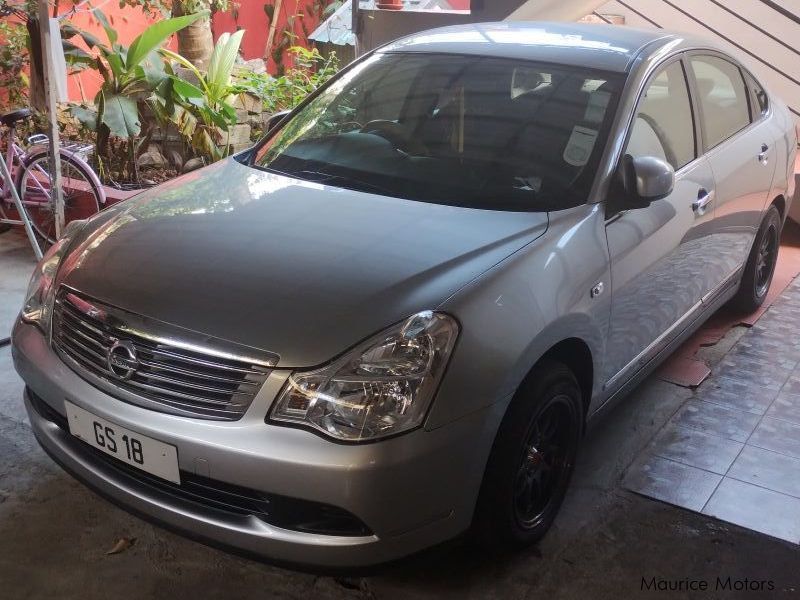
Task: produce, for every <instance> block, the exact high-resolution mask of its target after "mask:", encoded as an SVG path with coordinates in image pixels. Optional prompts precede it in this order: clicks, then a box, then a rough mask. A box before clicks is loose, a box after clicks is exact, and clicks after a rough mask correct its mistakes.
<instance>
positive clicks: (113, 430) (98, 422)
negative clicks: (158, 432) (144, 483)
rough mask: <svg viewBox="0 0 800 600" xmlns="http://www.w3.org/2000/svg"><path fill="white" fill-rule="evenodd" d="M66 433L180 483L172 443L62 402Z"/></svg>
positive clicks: (175, 454)
mask: <svg viewBox="0 0 800 600" xmlns="http://www.w3.org/2000/svg"><path fill="white" fill-rule="evenodd" d="M64 405H65V407H66V409H67V419H68V421H69V432H70V433H71V434H72V435H74V436H75V437H77V438H79V439H81V440H83V441H84V442H86V443H87V444H89V445H90V446H93V447H94V448H97V449H98V450H101V451H102V452H105V453H106V454H108V455H110V456H113V457H114V458H117V459H119V460H121V461H122V462H124V463H127V464H129V465H131V466H133V467H136V468H137V469H141V470H142V471H147V472H148V473H151V474H153V475H156V476H157V477H161V478H162V479H166V480H168V481H172V482H174V483H180V482H181V477H180V472H179V471H178V450H177V448H175V446H171V445H169V444H165V443H164V442H159V441H158V440H154V439H153V438H151V437H147V436H146V435H142V434H141V433H136V432H135V431H131V430H130V429H126V428H124V427H120V426H119V425H117V424H116V423H112V422H111V421H106V420H105V419H103V418H101V417H98V416H97V415H93V414H92V413H90V412H89V411H88V410H84V409H82V408H81V407H79V406H75V405H74V404H72V403H71V402H66V401H65V402H64Z"/></svg>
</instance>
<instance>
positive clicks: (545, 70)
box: [253, 53, 622, 211]
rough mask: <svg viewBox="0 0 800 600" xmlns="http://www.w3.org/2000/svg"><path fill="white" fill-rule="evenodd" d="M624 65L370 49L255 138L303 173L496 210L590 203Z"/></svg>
mask: <svg viewBox="0 0 800 600" xmlns="http://www.w3.org/2000/svg"><path fill="white" fill-rule="evenodd" d="M621 79H622V77H621V75H619V74H610V73H605V72H600V71H594V70H591V69H587V68H583V67H567V66H563V65H551V64H544V63H533V62H526V61H519V60H507V59H498V58H487V57H481V56H464V55H439V54H414V53H396V54H395V53H391V54H380V53H378V54H375V55H373V56H372V57H370V58H369V59H367V60H366V61H364V62H362V63H360V64H358V65H356V66H355V67H354V68H352V69H351V70H349V71H347V72H346V73H344V74H343V75H342V76H340V77H339V78H337V79H336V80H335V81H333V82H332V83H331V84H330V85H329V86H328V87H327V88H325V89H324V90H323V91H322V92H321V93H320V94H319V95H318V96H317V97H315V98H314V99H313V100H311V101H310V102H309V103H308V104H306V105H305V106H304V107H303V108H301V109H300V110H299V111H298V112H297V113H296V114H294V115H293V116H292V118H291V119H290V120H289V121H288V122H287V123H285V124H284V125H283V126H282V127H281V128H280V129H279V130H278V131H277V132H275V133H274V134H273V135H272V136H271V137H270V138H269V139H267V140H265V141H264V142H263V143H262V144H261V145H260V147H258V148H257V150H256V153H255V154H254V158H253V166H256V167H259V168H263V169H267V170H269V171H273V172H279V173H283V174H287V175H290V176H293V177H297V178H300V179H306V180H311V181H317V182H322V183H327V184H330V185H334V186H338V187H344V188H350V189H356V190H361V191H367V192H372V193H377V194H381V195H386V196H395V197H400V198H407V199H411V200H418V201H425V202H435V203H439V204H450V205H458V206H466V207H474V208H485V209H494V210H516V211H537V210H555V209H560V208H567V207H570V206H576V205H579V204H583V203H585V202H586V200H587V195H588V193H589V188H590V186H591V184H592V181H593V179H594V172H595V170H596V167H597V163H598V162H599V159H600V154H601V153H602V149H603V147H604V146H605V141H606V138H607V135H608V128H609V121H610V117H611V115H612V113H613V110H614V108H615V107H616V104H617V97H618V93H619V89H620V86H621Z"/></svg>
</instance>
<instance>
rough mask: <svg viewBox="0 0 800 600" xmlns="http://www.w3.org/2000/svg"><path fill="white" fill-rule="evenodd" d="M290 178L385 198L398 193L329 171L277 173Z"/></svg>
mask: <svg viewBox="0 0 800 600" xmlns="http://www.w3.org/2000/svg"><path fill="white" fill-rule="evenodd" d="M276 172H278V173H281V174H282V175H286V176H288V177H297V178H298V179H306V180H308V181H313V182H315V183H339V184H340V185H341V186H342V187H345V188H352V189H356V190H359V191H362V192H373V193H377V194H382V195H384V196H396V195H397V192H393V191H392V190H390V189H388V188H384V187H381V186H379V185H375V184H374V183H369V182H367V181H363V180H361V179H356V178H354V177H350V176H348V175H337V174H335V173H328V172H327V171H314V170H311V169H300V170H299V171H292V172H291V173H285V172H282V171H276Z"/></svg>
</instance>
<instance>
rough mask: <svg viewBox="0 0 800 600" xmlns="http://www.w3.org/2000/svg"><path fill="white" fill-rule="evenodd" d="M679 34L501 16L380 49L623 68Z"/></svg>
mask: <svg viewBox="0 0 800 600" xmlns="http://www.w3.org/2000/svg"><path fill="white" fill-rule="evenodd" d="M681 38H683V36H678V35H676V34H672V33H667V32H664V31H663V30H660V31H657V30H647V29H637V28H635V27H627V26H616V25H601V24H594V23H550V22H543V21H530V22H524V21H513V22H511V21H502V22H497V23H473V24H469V25H455V26H450V27H440V28H437V29H430V30H428V31H422V32H420V33H415V34H413V35H409V36H407V37H404V38H400V39H398V40H396V41H394V42H391V43H389V44H387V45H386V46H383V47H382V48H380V49H379V52H429V53H448V54H470V55H478V56H492V57H501V58H514V59H522V60H539V61H543V62H552V63H559V64H566V65H576V66H586V67H589V68H594V69H602V70H606V71H618V72H625V71H627V70H628V69H629V67H630V64H631V62H632V60H633V59H634V58H636V57H637V56H638V55H639V54H640V53H641V52H642V51H643V50H645V48H647V49H648V53H649V52H652V51H655V50H656V49H658V48H660V47H662V46H664V45H665V44H666V43H668V42H669V41H671V40H676V39H681Z"/></svg>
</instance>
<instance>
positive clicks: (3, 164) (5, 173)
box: [0, 160, 42, 260]
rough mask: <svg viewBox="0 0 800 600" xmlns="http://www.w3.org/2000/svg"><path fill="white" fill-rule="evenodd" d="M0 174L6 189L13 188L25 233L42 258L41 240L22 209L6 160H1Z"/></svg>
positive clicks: (12, 196)
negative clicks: (39, 240) (37, 237)
mask: <svg viewBox="0 0 800 600" xmlns="http://www.w3.org/2000/svg"><path fill="white" fill-rule="evenodd" d="M0 174H2V176H3V180H4V181H5V189H7V190H11V198H12V200H14V206H16V207H17V212H18V213H19V215H20V218H21V219H22V224H23V225H25V233H27V234H28V239H29V240H30V242H31V246H32V247H33V253H34V254H35V255H36V260H42V249H41V248H40V247H39V242H38V240H37V239H36V234H35V233H34V232H33V227H31V222H30V221H29V220H28V217H27V215H26V214H25V211H24V210H23V209H22V200H20V197H19V194H18V193H17V188H16V186H15V185H14V181H13V180H12V178H11V173H9V172H8V166H7V165H6V161H4V160H0Z"/></svg>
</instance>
